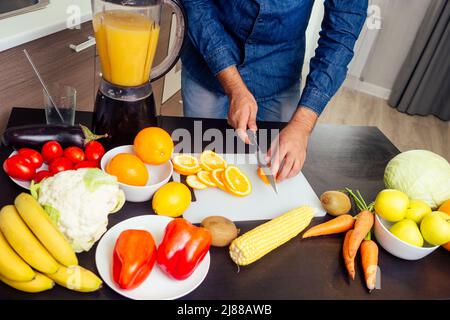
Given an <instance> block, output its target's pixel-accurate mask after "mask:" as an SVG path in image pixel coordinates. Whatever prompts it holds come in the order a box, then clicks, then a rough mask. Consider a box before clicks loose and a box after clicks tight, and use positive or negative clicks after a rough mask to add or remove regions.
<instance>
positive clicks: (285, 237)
mask: <svg viewBox="0 0 450 320" xmlns="http://www.w3.org/2000/svg"><path fill="white" fill-rule="evenodd" d="M313 216H314V209H313V208H311V207H308V206H302V207H299V208H296V209H293V210H291V211H289V212H286V213H285V214H283V215H281V216H279V217H277V218H275V219H272V220H270V221H268V222H266V223H264V224H262V225H260V226H258V227H256V228H254V229H253V230H250V231H248V232H246V233H245V234H243V235H242V236H240V237H238V238H236V239H234V240H233V242H232V243H231V245H230V256H231V259H232V260H233V261H234V262H235V263H236V264H238V265H240V266H245V265H248V264H250V263H253V262H255V261H256V260H258V259H260V258H262V257H263V256H264V255H266V254H267V253H269V252H270V251H272V250H274V249H276V248H277V247H279V246H281V245H282V244H284V243H286V242H287V241H289V240H290V239H292V238H293V237H295V236H296V235H298V234H299V233H300V232H302V231H303V230H304V229H305V228H306V227H307V226H308V225H309V224H310V223H311V220H312V218H313Z"/></svg>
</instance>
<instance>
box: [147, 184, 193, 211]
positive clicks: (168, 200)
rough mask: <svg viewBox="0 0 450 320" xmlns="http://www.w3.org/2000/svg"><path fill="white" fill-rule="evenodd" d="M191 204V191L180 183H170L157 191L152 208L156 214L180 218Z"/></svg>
mask: <svg viewBox="0 0 450 320" xmlns="http://www.w3.org/2000/svg"><path fill="white" fill-rule="evenodd" d="M190 204H191V191H190V190H189V188H188V187H186V186H185V185H184V184H182V183H180V182H169V183H168V184H166V185H164V186H162V187H161V188H159V189H158V191H156V193H155V195H154V196H153V201H152V206H153V210H154V211H155V212H156V214H159V215H162V216H168V217H173V218H175V217H179V216H181V215H182V214H183V212H184V211H186V209H187V208H188V207H189V205H190Z"/></svg>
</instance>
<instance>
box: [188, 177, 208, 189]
mask: <svg viewBox="0 0 450 320" xmlns="http://www.w3.org/2000/svg"><path fill="white" fill-rule="evenodd" d="M186 183H187V184H188V186H189V187H191V188H192V189H196V190H203V189H206V188H208V186H207V185H206V184H203V183H201V181H200V180H199V179H198V177H197V176H196V175H190V176H188V177H187V178H186Z"/></svg>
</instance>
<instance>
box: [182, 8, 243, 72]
mask: <svg viewBox="0 0 450 320" xmlns="http://www.w3.org/2000/svg"><path fill="white" fill-rule="evenodd" d="M182 3H183V6H184V8H185V10H186V13H187V16H188V36H189V39H190V40H191V41H192V43H193V44H194V46H195V47H196V48H197V50H198V51H199V52H200V54H201V55H202V56H203V58H204V59H205V61H206V63H207V64H208V67H209V68H210V70H211V72H212V73H213V74H214V75H216V74H217V73H219V72H220V71H222V70H223V69H225V68H227V67H229V66H231V65H237V64H238V59H237V57H236V56H235V55H234V54H233V50H232V47H233V43H232V39H231V37H230V36H229V34H228V33H227V32H226V30H225V28H224V27H223V25H222V23H221V22H220V20H219V17H218V13H217V8H216V6H215V5H214V3H213V1H211V0H182Z"/></svg>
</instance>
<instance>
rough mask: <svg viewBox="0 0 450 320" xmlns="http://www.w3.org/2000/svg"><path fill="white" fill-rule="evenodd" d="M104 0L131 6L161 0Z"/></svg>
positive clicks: (141, 5)
mask: <svg viewBox="0 0 450 320" xmlns="http://www.w3.org/2000/svg"><path fill="white" fill-rule="evenodd" d="M103 1H105V2H111V3H114V4H119V5H122V6H130V7H145V6H151V5H155V4H159V3H160V0H103Z"/></svg>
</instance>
